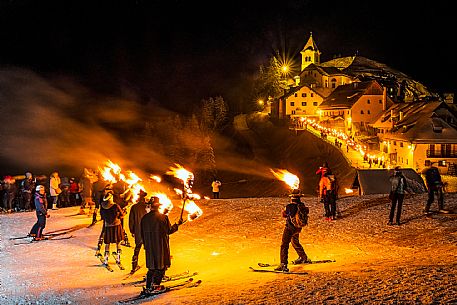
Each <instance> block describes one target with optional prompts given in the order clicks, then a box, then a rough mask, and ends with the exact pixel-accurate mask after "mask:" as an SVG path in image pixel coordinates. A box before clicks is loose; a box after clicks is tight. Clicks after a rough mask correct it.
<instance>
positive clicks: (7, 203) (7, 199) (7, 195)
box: [3, 176, 17, 213]
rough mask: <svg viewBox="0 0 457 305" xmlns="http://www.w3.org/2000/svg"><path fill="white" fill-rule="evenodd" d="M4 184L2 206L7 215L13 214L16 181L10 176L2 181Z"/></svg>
mask: <svg viewBox="0 0 457 305" xmlns="http://www.w3.org/2000/svg"><path fill="white" fill-rule="evenodd" d="M3 181H4V184H3V191H4V194H3V206H4V208H5V211H6V212H8V213H12V212H13V208H14V207H13V203H14V199H15V198H16V191H17V187H16V179H14V177H12V176H6V177H5V178H4V179H3Z"/></svg>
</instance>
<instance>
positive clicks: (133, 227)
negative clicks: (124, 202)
mask: <svg viewBox="0 0 457 305" xmlns="http://www.w3.org/2000/svg"><path fill="white" fill-rule="evenodd" d="M139 195H140V198H139V199H138V202H137V203H135V204H134V205H132V207H131V208H130V215H129V229H130V233H131V234H132V236H133V238H134V239H135V249H134V250H133V257H132V271H130V273H132V274H133V273H135V272H136V271H137V270H138V269H140V267H139V266H138V256H139V254H140V250H141V247H142V246H143V240H142V239H141V219H142V218H143V216H144V215H146V214H147V213H148V212H149V211H150V207H148V204H146V196H147V195H148V194H147V193H146V192H145V191H143V190H140V194H139Z"/></svg>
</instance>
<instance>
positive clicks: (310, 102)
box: [284, 85, 324, 119]
mask: <svg viewBox="0 0 457 305" xmlns="http://www.w3.org/2000/svg"><path fill="white" fill-rule="evenodd" d="M284 99H285V100H286V103H285V105H286V115H289V116H290V117H291V118H294V117H301V116H304V117H312V118H316V119H317V118H319V113H318V106H319V105H320V104H321V103H322V101H323V100H324V97H323V96H322V95H321V94H319V93H318V92H317V91H316V90H313V89H312V88H311V87H309V86H307V85H302V86H298V87H294V88H292V89H291V90H289V92H288V93H287V94H286V95H285V96H284Z"/></svg>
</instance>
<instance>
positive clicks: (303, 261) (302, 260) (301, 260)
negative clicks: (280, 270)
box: [292, 257, 311, 265]
mask: <svg viewBox="0 0 457 305" xmlns="http://www.w3.org/2000/svg"><path fill="white" fill-rule="evenodd" d="M310 263H311V260H310V259H308V258H303V257H299V258H297V259H296V260H294V261H292V264H294V265H299V264H310Z"/></svg>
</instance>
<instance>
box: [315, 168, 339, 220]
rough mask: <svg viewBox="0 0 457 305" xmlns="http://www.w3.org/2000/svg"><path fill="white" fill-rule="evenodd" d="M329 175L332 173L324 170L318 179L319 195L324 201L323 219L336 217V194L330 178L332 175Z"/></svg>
mask: <svg viewBox="0 0 457 305" xmlns="http://www.w3.org/2000/svg"><path fill="white" fill-rule="evenodd" d="M331 176H333V175H330V174H329V173H328V172H325V173H324V175H323V176H322V178H321V180H320V181H319V196H320V198H322V200H323V202H324V210H325V220H328V221H330V220H335V219H336V196H335V189H334V184H333V183H332V180H331V178H332V179H334V177H331Z"/></svg>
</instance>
